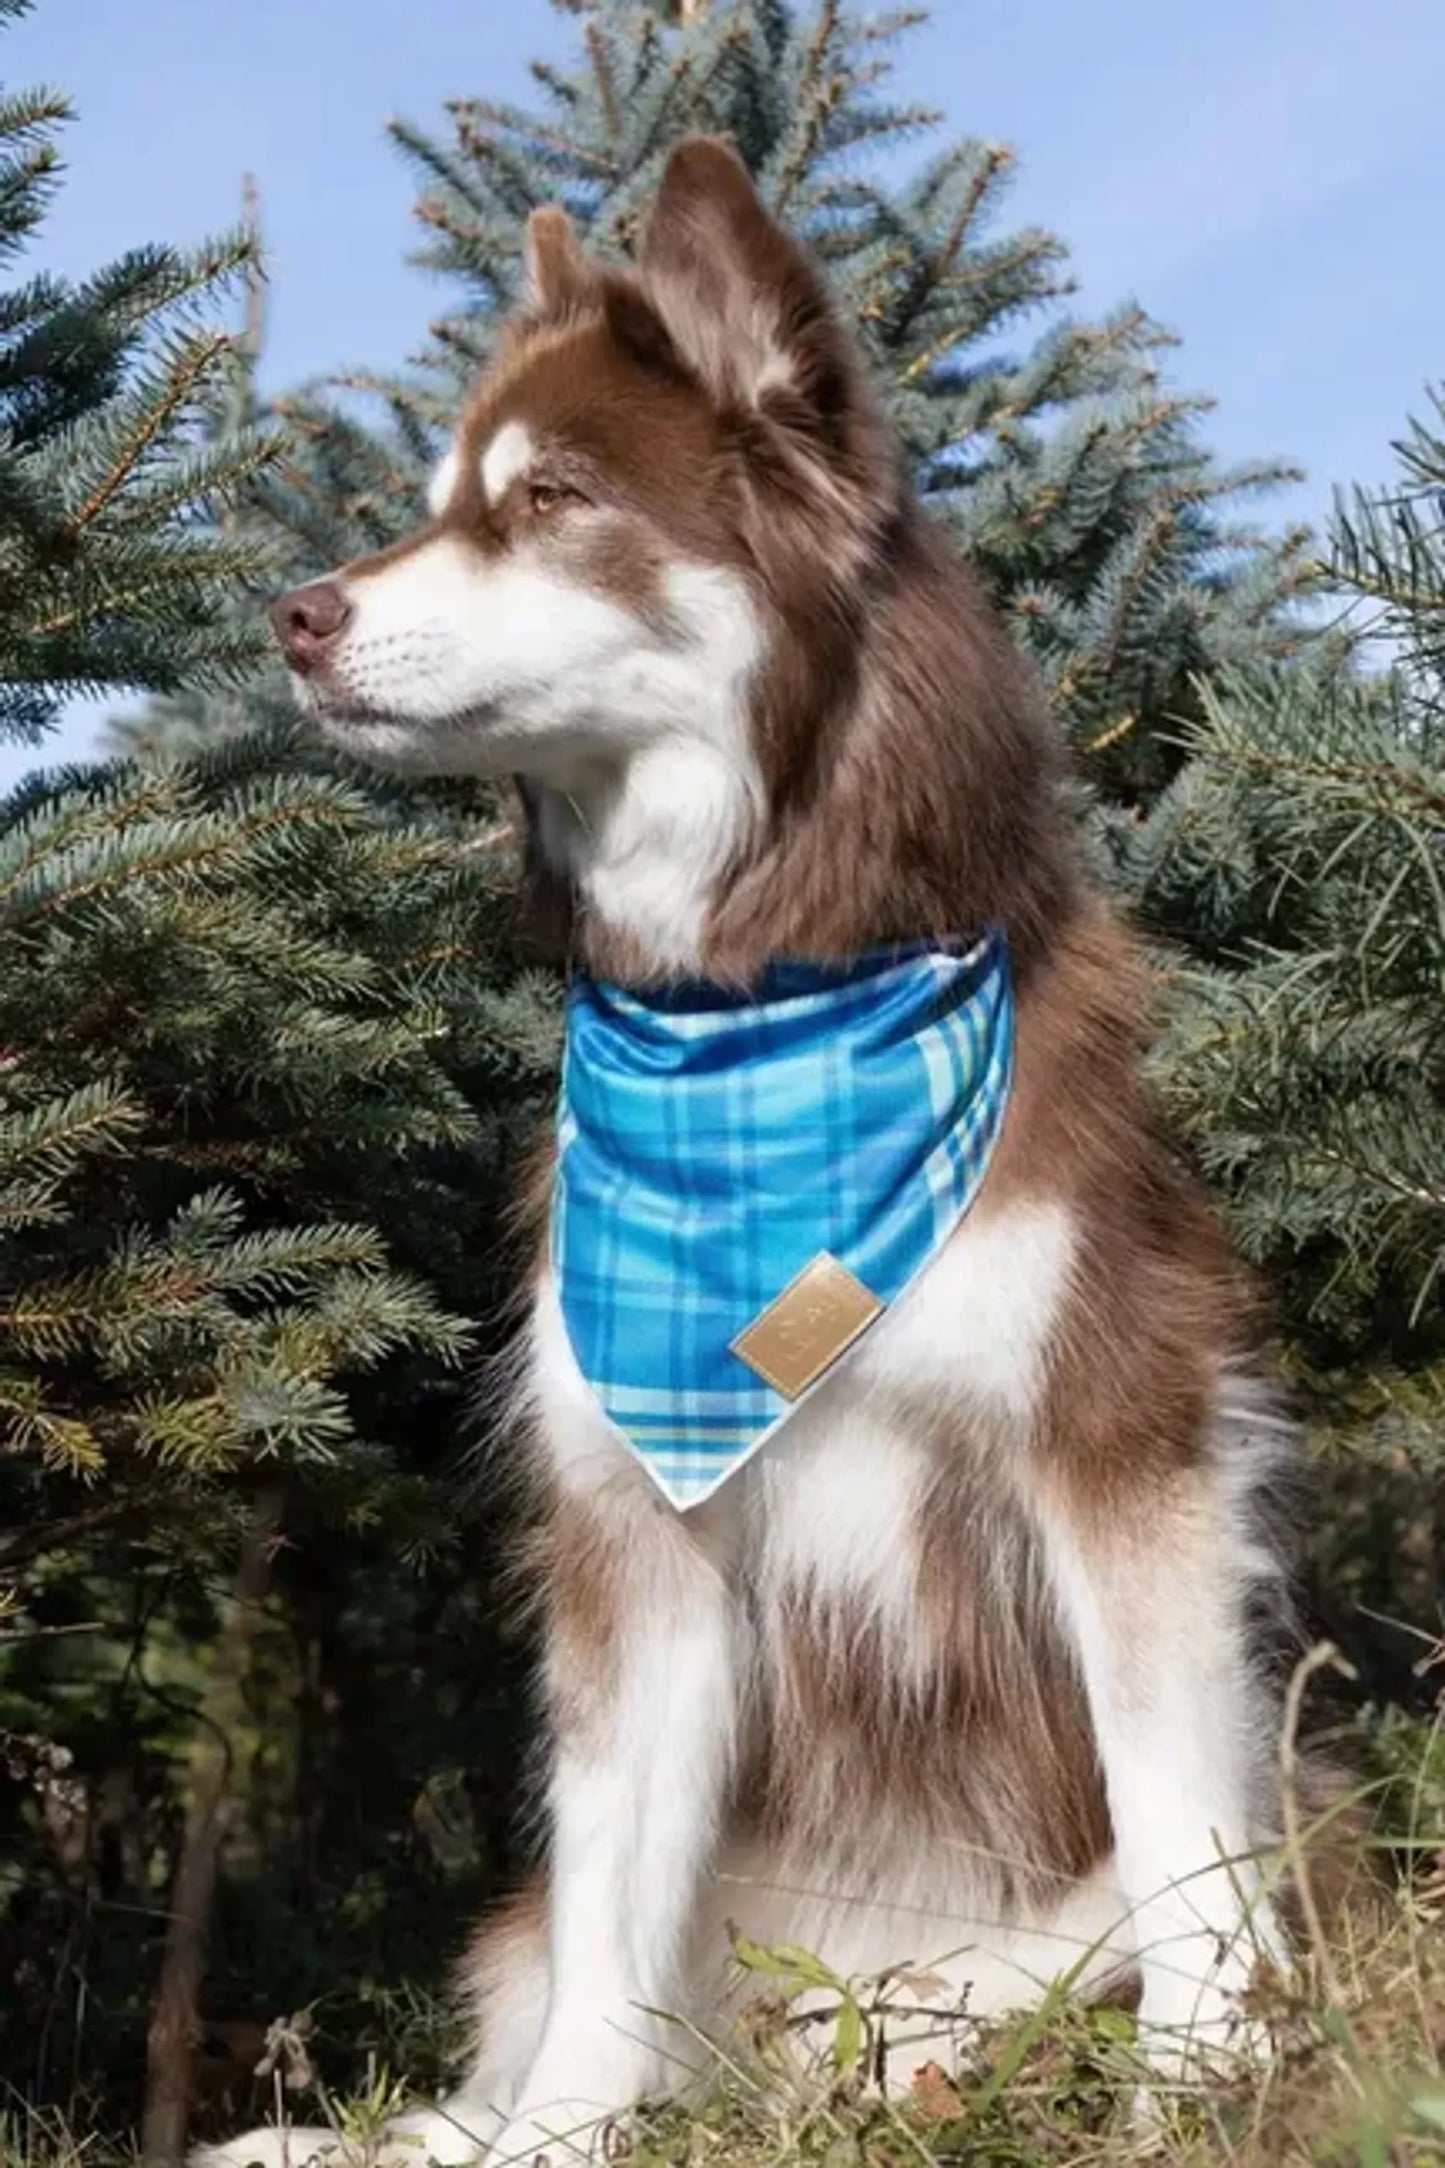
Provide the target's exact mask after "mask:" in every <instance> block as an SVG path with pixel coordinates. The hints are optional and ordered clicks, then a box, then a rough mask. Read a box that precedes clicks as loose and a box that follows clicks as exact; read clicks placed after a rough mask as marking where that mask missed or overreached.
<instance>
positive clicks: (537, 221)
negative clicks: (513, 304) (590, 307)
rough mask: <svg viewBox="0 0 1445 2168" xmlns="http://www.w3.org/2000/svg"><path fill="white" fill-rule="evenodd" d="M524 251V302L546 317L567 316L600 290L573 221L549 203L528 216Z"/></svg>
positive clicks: (533, 310)
mask: <svg viewBox="0 0 1445 2168" xmlns="http://www.w3.org/2000/svg"><path fill="white" fill-rule="evenodd" d="M523 255H524V260H525V264H526V274H527V275H526V281H525V284H524V286H523V289H522V300H523V304H524V306H525V307H526V308H527V309H528V310H530V312H531V313H532V315H534V316H540V317H543V318H550V317H556V316H566V315H568V314H569V313H570V312H571V311H572V310H574V309H579V308H582V307H583V306H585V304H586V303H587V301H588V300H589V299H590V298H591V297H592V295H593V294H594V292H595V290H596V284H597V274H596V272H595V271H594V270H593V268H592V265H591V264H590V263H589V262H588V260H587V258H586V256H585V255H584V254H583V252H582V246H581V243H580V242H579V241H578V239H577V235H576V232H575V231H574V229H573V225H572V221H571V219H570V218H569V217H568V216H567V213H566V212H565V211H564V210H562V209H560V208H559V207H558V205H556V204H552V203H549V204H547V205H545V206H544V208H543V209H542V210H540V211H533V213H532V215H531V217H530V218H529V219H528V220H527V235H526V241H525V243H524V248H523Z"/></svg>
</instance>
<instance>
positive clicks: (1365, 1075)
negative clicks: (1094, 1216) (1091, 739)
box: [1126, 394, 1445, 1700]
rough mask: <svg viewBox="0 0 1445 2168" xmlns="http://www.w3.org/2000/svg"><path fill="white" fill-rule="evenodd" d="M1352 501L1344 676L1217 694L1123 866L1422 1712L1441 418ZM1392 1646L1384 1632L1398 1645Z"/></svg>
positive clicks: (1433, 1321) (1401, 1667) (1443, 814)
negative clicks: (1388, 481)
mask: <svg viewBox="0 0 1445 2168" xmlns="http://www.w3.org/2000/svg"><path fill="white" fill-rule="evenodd" d="M1433 417H1434V418H1433V420H1432V421H1431V422H1429V423H1422V422H1416V423H1413V424H1412V425H1411V426H1410V428H1409V431H1408V433H1407V435H1406V436H1405V438H1404V440H1403V442H1402V443H1401V445H1400V446H1399V466H1400V472H1399V478H1398V481H1397V482H1396V484H1395V485H1394V486H1393V487H1391V488H1389V489H1387V490H1384V491H1380V492H1375V493H1370V492H1365V491H1360V490H1357V491H1355V492H1354V494H1353V496H1352V497H1350V498H1348V499H1342V500H1341V501H1340V503H1339V505H1338V507H1337V511H1336V517H1335V521H1334V527H1333V535H1332V547H1331V550H1330V554H1329V562H1328V566H1327V568H1322V569H1324V571H1325V576H1326V577H1327V580H1328V592H1329V595H1330V599H1331V601H1332V604H1333V606H1334V610H1335V613H1336V617H1337V620H1338V622H1339V624H1340V627H1341V630H1342V632H1344V633H1345V634H1347V635H1348V637H1349V639H1350V642H1351V645H1352V649H1353V652H1352V654H1351V655H1350V656H1349V657H1348V658H1347V659H1345V660H1344V661H1343V662H1342V661H1341V660H1340V659H1339V657H1338V656H1331V655H1328V654H1323V653H1322V654H1321V655H1320V656H1319V657H1318V658H1316V659H1315V660H1314V661H1313V662H1312V663H1311V664H1310V665H1308V666H1306V665H1305V664H1302V663H1296V664H1295V665H1293V666H1292V667H1291V668H1289V669H1287V670H1281V669H1277V668H1276V669H1269V670H1264V671H1260V670H1255V671H1253V672H1248V673H1242V674H1237V675H1234V676H1231V677H1227V678H1223V679H1221V680H1219V681H1218V682H1217V683H1216V684H1215V685H1213V686H1212V687H1210V688H1208V689H1207V690H1206V691H1205V692H1204V695H1203V708H1202V714H1201V716H1200V719H1199V720H1198V722H1197V723H1195V724H1194V725H1193V726H1192V727H1190V728H1189V729H1188V730H1187V731H1186V732H1185V749H1186V751H1187V754H1188V762H1187V765H1186V766H1185V768H1184V769H1183V770H1182V772H1181V774H1180V775H1179V776H1178V778H1177V779H1176V780H1175V782H1174V783H1173V784H1172V786H1171V787H1170V789H1169V791H1168V792H1167V793H1166V794H1165V796H1164V797H1163V799H1162V800H1161V801H1160V803H1159V805H1158V806H1157V807H1156V809H1155V811H1154V813H1153V815H1152V817H1151V818H1150V820H1149V821H1148V823H1147V824H1146V825H1145V826H1144V828H1143V829H1142V830H1140V831H1139V832H1138V833H1137V834H1136V835H1135V836H1134V838H1133V839H1132V848H1131V850H1130V852H1129V855H1128V859H1127V863H1126V872H1127V877H1128V880H1129V885H1130V886H1131V888H1132V891H1133V893H1134V896H1135V898H1136V901H1137V903H1138V905H1139V907H1140V909H1141V910H1142V912H1143V913H1144V914H1145V916H1146V918H1147V919H1148V921H1149V922H1150V923H1151V924H1152V925H1153V926H1154V927H1155V928H1156V929H1157V930H1158V931H1160V932H1161V933H1163V934H1164V935H1166V936H1168V937H1169V938H1170V939H1171V940H1172V941H1173V942H1174V943H1176V944H1178V949H1179V951H1182V954H1180V953H1178V952H1176V956H1175V959H1174V961H1173V963H1172V965H1171V966H1170V967H1169V969H1168V983H1169V987H1170V993H1171V999H1170V1003H1169V1017H1170V1030H1169V1033H1168V1035H1167V1036H1166V1038H1165V1040H1164V1042H1163V1045H1162V1046H1161V1049H1160V1056H1159V1074H1160V1080H1161V1084H1162V1087H1163V1090H1164V1093H1165V1096H1166V1100H1167V1103H1168V1107H1169V1111H1170V1113H1171V1116H1172V1118H1173V1120H1174V1122H1175V1124H1176V1126H1177V1128H1178V1129H1179V1130H1180V1132H1181V1133H1182V1134H1183V1135H1184V1136H1185V1137H1187V1138H1188V1140H1189V1141H1190V1142H1191V1144H1192V1146H1193V1148H1194V1150H1195V1151H1196V1152H1197V1154H1198V1155H1199V1157H1200V1159H1201V1161H1202V1163H1203V1165H1204V1167H1205V1169H1206V1171H1207V1172H1208V1173H1209V1175H1210V1177H1211V1179H1212V1180H1213V1182H1214V1183H1215V1185H1216V1188H1217V1189H1218V1190H1219V1192H1220V1193H1221V1194H1222V1196H1223V1197H1224V1198H1225V1199H1226V1200H1227V1203H1228V1205H1229V1208H1230V1211H1231V1214H1232V1218H1233V1222H1234V1225H1235V1228H1236V1231H1237V1233H1238V1236H1239V1238H1240V1241H1241V1242H1242V1244H1243V1246H1244V1249H1245V1251H1246V1254H1247V1255H1248V1256H1249V1257H1250V1258H1252V1259H1253V1260H1254V1261H1255V1262H1256V1263H1257V1264H1259V1265H1260V1266H1261V1267H1262V1268H1263V1270H1264V1272H1265V1273H1266V1275H1267V1281H1268V1286H1269V1289H1270V1292H1271V1295H1272V1297H1273V1299H1274V1302H1275V1304H1276V1307H1277V1309H1278V1311H1279V1313H1280V1315H1281V1319H1282V1323H1283V1325H1284V1328H1285V1331H1286V1335H1287V1362H1288V1370H1289V1373H1290V1376H1291V1379H1292V1381H1293V1383H1294V1385H1295V1387H1296V1390H1297V1392H1298V1393H1299V1395H1300V1397H1301V1400H1302V1404H1303V1405H1304V1407H1305V1408H1306V1410H1307V1412H1308V1413H1309V1415H1310V1417H1311V1421H1312V1425H1313V1427H1314V1430H1315V1432H1316V1434H1317V1438H1318V1443H1319V1449H1320V1460H1321V1465H1322V1466H1323V1467H1324V1469H1325V1470H1326V1471H1327V1472H1328V1473H1329V1474H1330V1476H1331V1480H1332V1485H1333V1489H1332V1496H1331V1501H1330V1510H1329V1512H1328V1513H1327V1514H1326V1515H1325V1516H1324V1517H1323V1518H1322V1521H1321V1523H1320V1531H1319V1544H1320V1552H1321V1558H1322V1570H1321V1575H1320V1581H1321V1600H1322V1602H1323V1603H1324V1604H1325V1606H1326V1608H1327V1609H1328V1611H1329V1612H1330V1614H1331V1616H1332V1619H1333V1622H1334V1624H1335V1626H1336V1630H1337V1631H1338V1632H1339V1634H1340V1636H1341V1638H1342V1639H1344V1640H1345V1642H1346V1643H1347V1645H1348V1646H1350V1647H1351V1649H1352V1650H1353V1652H1354V1653H1355V1654H1356V1656H1357V1657H1359V1658H1360V1660H1361V1662H1362V1664H1363V1667H1364V1670H1365V1674H1366V1677H1367V1679H1368V1681H1369V1684H1370V1686H1371V1688H1372V1689H1373V1690H1374V1691H1375V1692H1376V1693H1382V1692H1387V1693H1393V1694H1396V1695H1398V1696H1400V1697H1401V1698H1403V1699H1406V1700H1409V1699H1411V1698H1412V1697H1414V1696H1416V1695H1418V1693H1419V1692H1420V1690H1421V1681H1422V1679H1424V1676H1425V1674H1424V1673H1422V1672H1420V1671H1419V1670H1418V1668H1417V1666H1418V1663H1419V1660H1420V1659H1421V1658H1422V1655H1423V1654H1425V1653H1426V1652H1428V1648H1429V1643H1430V1637H1431V1636H1432V1635H1433V1634H1437V1633H1438V1630H1439V1590H1440V1586H1441V1579H1442V1566H1445V1554H1442V1532H1445V1302H1442V1292H1445V857H1442V850H1441V841H1442V836H1445V637H1442V628H1445V522H1442V509H1441V508H1442V505H1445V428H1442V423H1445V408H1442V405H1441V401H1440V397H1439V395H1438V394H1437V395H1436V397H1435V399H1434V402H1433ZM1391 1622H1393V1623H1391Z"/></svg>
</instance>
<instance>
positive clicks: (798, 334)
mask: <svg viewBox="0 0 1445 2168" xmlns="http://www.w3.org/2000/svg"><path fill="white" fill-rule="evenodd" d="M641 267H642V274H643V279H644V281H645V283H646V286H647V289H648V292H649V293H650V294H651V296H652V297H653V300H654V301H655V303H656V305H657V308H658V310H659V312H660V313H661V315H662V317H663V319H664V321H665V322H666V324H667V327H668V330H669V331H670V332H671V334H672V336H673V339H674V340H675V342H676V344H677V346H678V349H679V351H680V352H681V353H682V354H683V355H685V357H686V358H687V360H688V361H689V362H690V363H691V365H692V367H693V369H694V370H695V371H696V372H697V374H698V375H699V376H700V377H701V378H702V380H703V382H704V383H705V384H706V385H707V387H708V389H709V390H710V391H711V392H712V393H713V395H714V396H715V397H716V398H718V399H720V400H722V401H724V402H726V403H728V404H740V405H743V406H752V407H759V406H762V405H764V404H765V403H766V404H767V405H768V407H769V408H770V409H771V410H772V411H774V412H775V414H776V415H777V418H779V419H780V420H786V419H787V418H788V417H789V414H790V412H791V414H792V415H793V417H794V418H797V417H798V416H799V415H800V413H801V411H802V410H803V409H807V410H809V411H810V413H811V416H812V420H813V425H814V426H817V424H818V423H819V422H821V423H822V424H823V425H824V427H825V429H829V430H830V433H831V426H832V425H834V424H836V423H838V422H840V421H841V419H842V412H843V410H844V409H845V408H846V407H847V406H848V405H849V404H850V403H853V402H855V401H856V400H857V399H858V398H860V397H862V396H863V393H862V378H861V370H860V364H859V362H858V360H857V358H856V356H855V351H854V348H853V344H852V341H851V340H850V339H849V337H848V335H847V333H846V332H845V331H844V330H843V328H842V326H841V325H840V324H839V322H838V321H837V319H836V317H835V316H834V314H833V310H832V306H831V303H830V301H829V297H828V292H827V289H826V287H825V286H824V284H823V280H822V278H821V276H820V275H819V273H818V272H817V271H816V270H815V269H814V268H813V266H812V264H811V263H810V262H809V261H808V258H807V257H806V256H805V255H804V253H803V251H802V250H801V249H800V248H799V247H798V245H797V243H796V242H795V241H793V240H791V239H790V238H789V236H788V235H787V234H786V233H785V232H784V231H783V229H782V227H781V226H780V225H779V224H778V223H777V221H776V219H774V218H772V217H771V216H770V215H769V213H768V212H767V211H765V210H764V208H763V206H762V204H761V202H760V201H759V200H758V195H757V191H756V190H755V189H754V187H753V184H752V181H751V179H750V178H749V175H748V170H747V168H746V166H745V165H744V164H743V162H742V160H741V159H740V158H739V157H738V155H737V153H736V151H734V150H733V149H732V148H731V146H730V145H729V144H727V143H725V142H723V141H722V140H721V138H719V137H717V136H690V137H688V138H687V139H686V140H685V141H684V142H682V143H679V144H678V146H677V148H676V150H675V151H674V152H673V153H672V156H671V157H670V158H669V159H668V162H667V166H666V169H665V170H664V173H663V176H662V180H661V183H660V185H659V187H658V191H657V197H656V201H655V202H654V204H653V209H652V215H651V217H650V219H649V221H648V225H647V231H646V234H645V236H644V239H643V244H642V253H641Z"/></svg>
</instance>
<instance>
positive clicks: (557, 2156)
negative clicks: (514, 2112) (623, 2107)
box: [487, 2100, 618, 2168]
mask: <svg viewBox="0 0 1445 2168" xmlns="http://www.w3.org/2000/svg"><path fill="white" fill-rule="evenodd" d="M617 2122H618V2118H617V2116H616V2115H615V2114H608V2113H606V2112H605V2111H604V2110H601V2109H599V2108H598V2107H597V2105H596V2103H595V2102H592V2101H586V2100H557V2101H549V2102H548V2104H547V2105H546V2107H544V2108H538V2109H536V2110H535V2111H534V2112H533V2113H531V2114H528V2115H519V2116H515V2117H514V2118H513V2119H512V2121H511V2122H510V2123H508V2124H507V2125H506V2127H505V2129H503V2130H502V2131H500V2132H499V2133H498V2136H497V2139H496V2143H495V2144H494V2145H493V2147H492V2149H491V2151H490V2152H489V2153H488V2155H487V2168H534V2164H535V2163H537V2162H539V2161H541V2162H545V2163H546V2168H579V2163H581V2162H584V2161H601V2160H605V2159H606V2158H607V2156H608V2154H609V2152H610V2150H611V2149H610V2146H609V2142H608V2141H609V2139H610V2138H611V2136H612V2134H613V2133H614V2132H615V2130H616V2128H617Z"/></svg>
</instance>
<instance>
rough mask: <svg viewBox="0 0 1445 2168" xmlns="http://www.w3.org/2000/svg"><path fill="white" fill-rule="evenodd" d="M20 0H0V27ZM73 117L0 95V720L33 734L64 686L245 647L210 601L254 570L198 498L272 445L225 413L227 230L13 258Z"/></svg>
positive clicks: (211, 678)
mask: <svg viewBox="0 0 1445 2168" xmlns="http://www.w3.org/2000/svg"><path fill="white" fill-rule="evenodd" d="M29 4H30V0H0V31H3V29H4V27H5V25H6V24H7V23H10V22H13V21H15V20H16V19H17V18H18V17H19V16H21V15H23V14H25V13H26V12H28V9H29ZM69 118H70V108H69V106H68V105H67V103H66V101H65V99H64V98H62V97H60V96H59V95H58V94H57V93H55V92H53V91H48V90H22V91H18V92H14V93H10V94H8V95H4V96H0V276H8V275H11V274H13V273H15V272H17V271H19V272H20V275H19V277H18V278H17V279H16V281H15V283H12V284H10V285H8V286H6V287H5V288H4V290H3V291H0V736H9V737H22V738H30V739H36V738H38V737H39V736H40V735H41V734H42V733H43V731H44V730H45V728H46V727H47V725H48V724H49V723H51V722H52V721H53V720H54V718H55V715H56V713H57V711H58V709H59V707H60V706H61V704H62V702H63V701H64V700H65V699H66V698H67V697H69V696H71V695H73V694H76V693H82V692H97V691H105V690H110V689H114V688H119V687H128V686H141V687H147V688H152V689H163V688H166V687H170V686H175V685H180V684H193V685H201V686H206V685H215V684H218V683H222V682H225V681H226V680H228V679H234V678H235V677H237V676H238V675H240V674H241V673H242V672H244V670H245V669H246V668H247V667H248V666H252V665H254V664H255V662H256V660H257V658H258V655H259V653H260V651H261V642H260V637H259V629H258V627H257V626H256V625H254V624H253V623H248V622H237V621H235V620H234V619H233V618H232V617H231V615H230V613H229V612H228V610H227V608H226V597H227V594H228V592H229V589H230V587H231V584H232V583H233V582H235V581H237V580H241V579H246V578H248V577H249V578H253V579H254V578H256V577H258V576H260V574H261V569H262V565H263V551H262V546H261V543H260V540H259V537H258V535H257V534H256V533H255V532H254V531H252V532H249V533H247V534H245V535H242V534H241V533H240V532H239V530H232V531H229V532H223V531H222V530H221V529H220V528H219V527H218V525H217V524H216V521H215V519H214V517H213V516H212V515H213V514H214V513H215V511H216V509H217V507H218V505H219V504H220V503H221V502H223V501H225V500H227V499H232V498H234V496H235V494H236V491H237V489H238V488H239V486H240V485H241V483H243V482H244V481H246V480H248V479H252V478H254V477H255V476H257V475H258V474H259V473H260V471H261V470H262V469H263V468H264V467H265V466H266V465H267V464H268V463H269V462H270V461H271V460H272V459H273V458H274V456H275V453H276V449H277V440H276V436H275V433H274V432H272V431H267V430H265V429H257V428H247V427H244V426H240V427H236V426H229V425H228V422H227V417H228V414H229V413H230V410H231V400H232V385H233V382H234V367H235V359H236V352H235V349H236V342H235V340H234V339H233V338H232V336H231V335H230V334H229V332H228V331H227V330H226V328H225V327H224V324H223V323H220V322H218V321H217V318H218V315H219V313H220V310H221V308H222V307H223V306H224V304H225V302H226V297H227V296H228V294H230V293H232V292H233V291H234V289H235V287H236V285H237V283H238V281H239V279H240V277H241V276H242V275H243V273H244V271H245V269H246V267H247V265H248V264H249V262H250V261H251V258H252V248H251V243H250V241H249V239H248V238H247V236H245V235H244V234H237V235H231V236H229V237H224V238H222V239H221V240H219V241H216V242H213V243H211V244H209V245H207V246H204V247H201V248H198V249H192V250H189V251H187V250H180V249H175V248H167V247H146V248H137V249H133V250H131V251H130V252H129V254H127V255H125V256H123V257H122V258H121V259H120V260H119V261H118V262H116V263H113V264H109V265H107V266H106V267H105V269H104V270H102V271H98V272H96V273H95V274H94V275H93V276H92V277H90V278H88V279H85V280H82V281H79V282H73V281H67V280H63V279H59V278H56V277H55V276H53V275H51V274H48V273H39V274H31V275H25V274H24V273H23V270H21V267H20V264H19V261H18V260H19V259H20V258H21V257H22V256H23V254H24V251H25V249H26V247H27V245H28V244H29V243H30V241H31V240H32V239H33V237H34V235H35V233H36V230H37V228H38V227H39V226H40V224H41V222H42V220H43V218H44V215H45V210H46V207H47V205H48V203H49V201H50V199H51V196H52V194H53V191H54V189H55V187H56V185H57V182H58V178H59V170H60V150H59V133H60V130H61V129H62V127H63V125H64V124H65V123H66V122H67V121H68V120H69Z"/></svg>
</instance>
